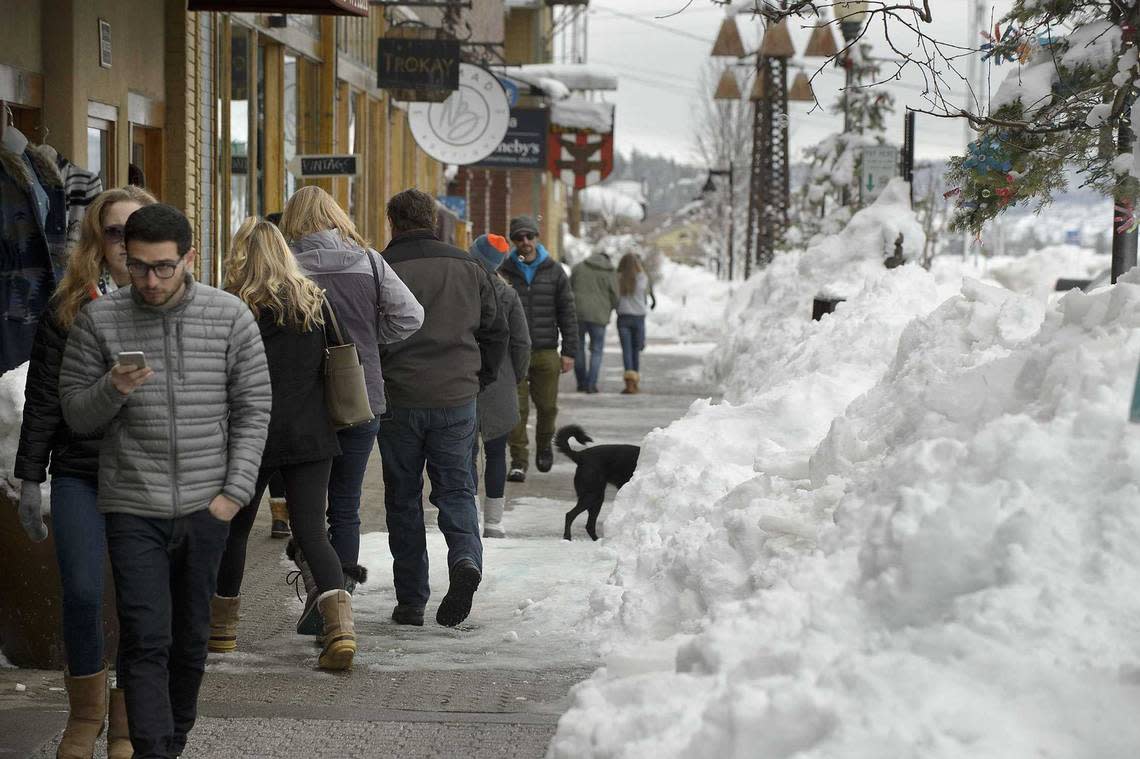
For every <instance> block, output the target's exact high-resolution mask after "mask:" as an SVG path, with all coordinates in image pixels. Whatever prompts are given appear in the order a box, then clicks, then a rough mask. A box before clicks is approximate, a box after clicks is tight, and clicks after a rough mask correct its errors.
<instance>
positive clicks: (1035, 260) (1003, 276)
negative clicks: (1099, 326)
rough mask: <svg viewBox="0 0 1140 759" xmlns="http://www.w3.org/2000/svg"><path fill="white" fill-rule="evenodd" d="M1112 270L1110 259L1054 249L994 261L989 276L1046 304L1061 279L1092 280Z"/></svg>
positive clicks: (1087, 252)
mask: <svg viewBox="0 0 1140 759" xmlns="http://www.w3.org/2000/svg"><path fill="white" fill-rule="evenodd" d="M1111 267H1112V256H1111V255H1098V254H1096V253H1093V252H1092V251H1090V250H1087V249H1085V248H1078V247H1076V246H1073V245H1053V246H1049V247H1047V248H1043V249H1041V250H1037V251H1034V252H1033V253H1030V254H1028V255H1025V256H1021V257H1018V258H1006V257H995V258H992V259H990V260H989V261H988V262H987V266H986V274H987V276H988V277H989V278H990V279H993V280H994V281H996V282H997V283H999V284H1001V285H1002V286H1003V287H1007V288H1009V289H1010V290H1014V291H1016V292H1019V293H1025V294H1029V295H1033V296H1034V297H1036V298H1038V299H1039V300H1045V299H1047V298H1049V297H1050V296H1052V295H1053V293H1054V292H1055V290H1054V289H1053V288H1054V287H1055V286H1056V284H1057V280H1058V279H1061V278H1065V279H1093V278H1095V277H1096V276H1097V275H1099V274H1101V273H1102V272H1104V271H1105V270H1107V269H1109V268H1111Z"/></svg>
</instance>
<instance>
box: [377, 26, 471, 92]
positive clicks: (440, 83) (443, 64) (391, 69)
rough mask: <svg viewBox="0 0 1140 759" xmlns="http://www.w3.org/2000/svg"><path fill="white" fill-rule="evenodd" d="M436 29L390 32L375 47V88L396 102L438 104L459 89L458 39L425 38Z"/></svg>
mask: <svg viewBox="0 0 1140 759" xmlns="http://www.w3.org/2000/svg"><path fill="white" fill-rule="evenodd" d="M435 33H436V30H434V29H424V28H414V27H413V28H406V29H404V28H401V29H393V30H392V32H391V33H390V34H389V35H388V36H386V37H381V38H380V40H379V43H378V44H377V46H376V76H377V86H378V87H381V88H383V89H387V90H391V91H392V97H393V98H395V99H396V100H404V101H411V102H439V101H442V100H446V99H447V97H448V96H449V95H450V94H451V93H452V92H455V90H457V89H458V88H459V40H456V39H436V38H435V37H434V36H432V37H431V38H424V37H423V36H422V35H426V34H431V35H435Z"/></svg>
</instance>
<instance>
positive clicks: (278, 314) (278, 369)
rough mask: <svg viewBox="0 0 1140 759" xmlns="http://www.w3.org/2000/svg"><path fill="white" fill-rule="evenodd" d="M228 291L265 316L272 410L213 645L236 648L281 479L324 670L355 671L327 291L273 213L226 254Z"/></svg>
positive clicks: (227, 558)
mask: <svg viewBox="0 0 1140 759" xmlns="http://www.w3.org/2000/svg"><path fill="white" fill-rule="evenodd" d="M225 288H226V291H227V292H229V293H232V294H234V295H236V296H237V297H239V298H241V300H242V302H243V303H245V304H246V305H247V306H249V308H250V310H251V311H252V312H253V315H254V317H255V318H256V319H257V326H258V329H259V330H260V332H261V339H262V342H263V344H264V346H265V359H266V362H267V363H268V365H269V381H270V384H271V386H272V388H273V410H272V413H271V414H270V417H269V434H268V437H267V438H266V442H265V451H264V453H262V455H261V470H260V472H259V473H258V477H257V485H256V487H255V488H254V491H253V499H252V500H251V501H250V502H249V505H247V506H245V507H243V508H242V510H241V511H239V512H238V513H237V516H235V517H234V518H233V520H232V521H231V522H230V533H229V538H228V540H227V541H226V550H225V553H223V554H222V561H221V567H220V569H219V570H218V589H217V592H216V594H215V595H214V599H213V606H212V609H211V620H210V644H209V648H210V650H211V651H214V652H218V653H226V652H229V651H233V650H235V649H236V648H237V623H238V609H239V607H240V604H241V595H240V594H241V583H242V578H243V576H244V573H245V549H246V542H247V541H248V540H249V533H250V531H251V530H252V529H253V522H254V519H255V518H256V517H257V508H258V505H259V504H260V503H261V496H262V495H263V494H264V493H265V489H266V487H267V486H269V484H270V482H271V481H272V479H273V478H274V477H280V478H281V479H282V480H283V482H284V486H285V496H286V497H285V501H286V503H287V504H288V507H289V521H290V523H291V524H292V525H293V526H294V528H295V529H294V540H295V542H296V544H297V545H298V546H299V547H300V549H301V551H302V552H303V554H304V556H305V559H306V561H307V563H308V566H309V568H310V570H311V572H312V576H313V580H314V582H315V584H316V587H317V592H318V595H317V602H316V605H317V608H318V609H319V611H320V615H321V617H323V619H324V630H323V633H322V637H321V644H322V646H323V650H322V651H321V654H320V656H319V657H318V658H317V665H318V666H319V667H320V668H321V669H331V670H338V669H349V668H351V666H352V659H353V656H354V655H355V653H356V633H355V629H354V627H353V622H352V601H351V597H350V596H349V594H348V592H347V591H346V590H344V574H343V573H342V571H341V566H340V560H339V559H338V558H337V555H336V551H334V550H333V547H332V544H331V543H329V536H328V532H327V530H326V528H325V496H326V493H327V491H328V481H329V472H330V471H331V469H332V461H333V457H334V456H336V455H337V454H339V453H340V446H339V445H338V444H337V437H336V428H335V427H334V426H333V423H332V419H330V418H329V413H328V408H327V406H326V405H325V382H324V360H325V345H326V343H327V340H326V338H325V332H324V329H322V328H323V327H324V326H325V315H324V311H325V309H327V304H326V303H325V296H324V293H322V292H321V289H320V288H319V287H317V285H316V283H314V282H313V281H312V280H310V279H307V278H306V277H305V276H304V275H303V274H301V270H300V269H299V268H298V267H297V262H296V260H295V259H294V258H293V253H292V251H290V250H289V246H288V244H286V242H285V238H284V237H282V236H281V233H280V232H279V231H278V230H277V227H275V226H274V225H273V224H271V223H269V222H268V221H258V220H257V219H252V218H251V219H246V221H245V223H243V224H242V225H241V227H240V228H239V229H238V231H237V234H236V235H234V240H233V243H232V244H231V245H230V253H229V256H228V257H227V264H226V276H225Z"/></svg>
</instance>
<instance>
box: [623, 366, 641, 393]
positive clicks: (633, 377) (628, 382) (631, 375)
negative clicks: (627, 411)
mask: <svg viewBox="0 0 1140 759" xmlns="http://www.w3.org/2000/svg"><path fill="white" fill-rule="evenodd" d="M621 377H622V379H624V380H625V390H622V391H621V394H622V395H634V394H636V393H637V380H638V377H637V372H635V371H633V370H632V369H631V370H629V371H627V372H625V374H623V375H622V376H621Z"/></svg>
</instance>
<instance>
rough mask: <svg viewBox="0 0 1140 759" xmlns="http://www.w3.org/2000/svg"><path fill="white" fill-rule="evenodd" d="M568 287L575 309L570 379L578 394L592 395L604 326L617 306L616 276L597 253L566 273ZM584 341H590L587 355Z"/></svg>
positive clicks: (599, 366) (607, 259) (606, 257)
mask: <svg viewBox="0 0 1140 759" xmlns="http://www.w3.org/2000/svg"><path fill="white" fill-rule="evenodd" d="M570 286H571V287H572V288H573V290H574V304H575V306H576V307H577V309H578V357H577V358H576V359H575V361H574V376H575V378H576V379H577V380H578V392H580V393H596V392H598V376H599V375H600V374H601V371H602V357H603V355H604V353H605V343H606V325H607V324H609V322H610V314H611V313H612V312H613V310H614V309H615V308H617V304H618V289H617V272H616V270H615V269H614V264H613V262H612V261H611V260H610V255H609V253H607V252H606V251H604V250H599V251H597V252H596V253H594V254H593V255H591V256H590V257H589V258H587V259H586V260H585V261H582V262H581V263H578V264H576V265H575V266H574V269H573V270H572V271H571V273H570ZM587 337H588V338H589V339H590V352H589V354H588V355H587V353H586V338H587Z"/></svg>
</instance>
